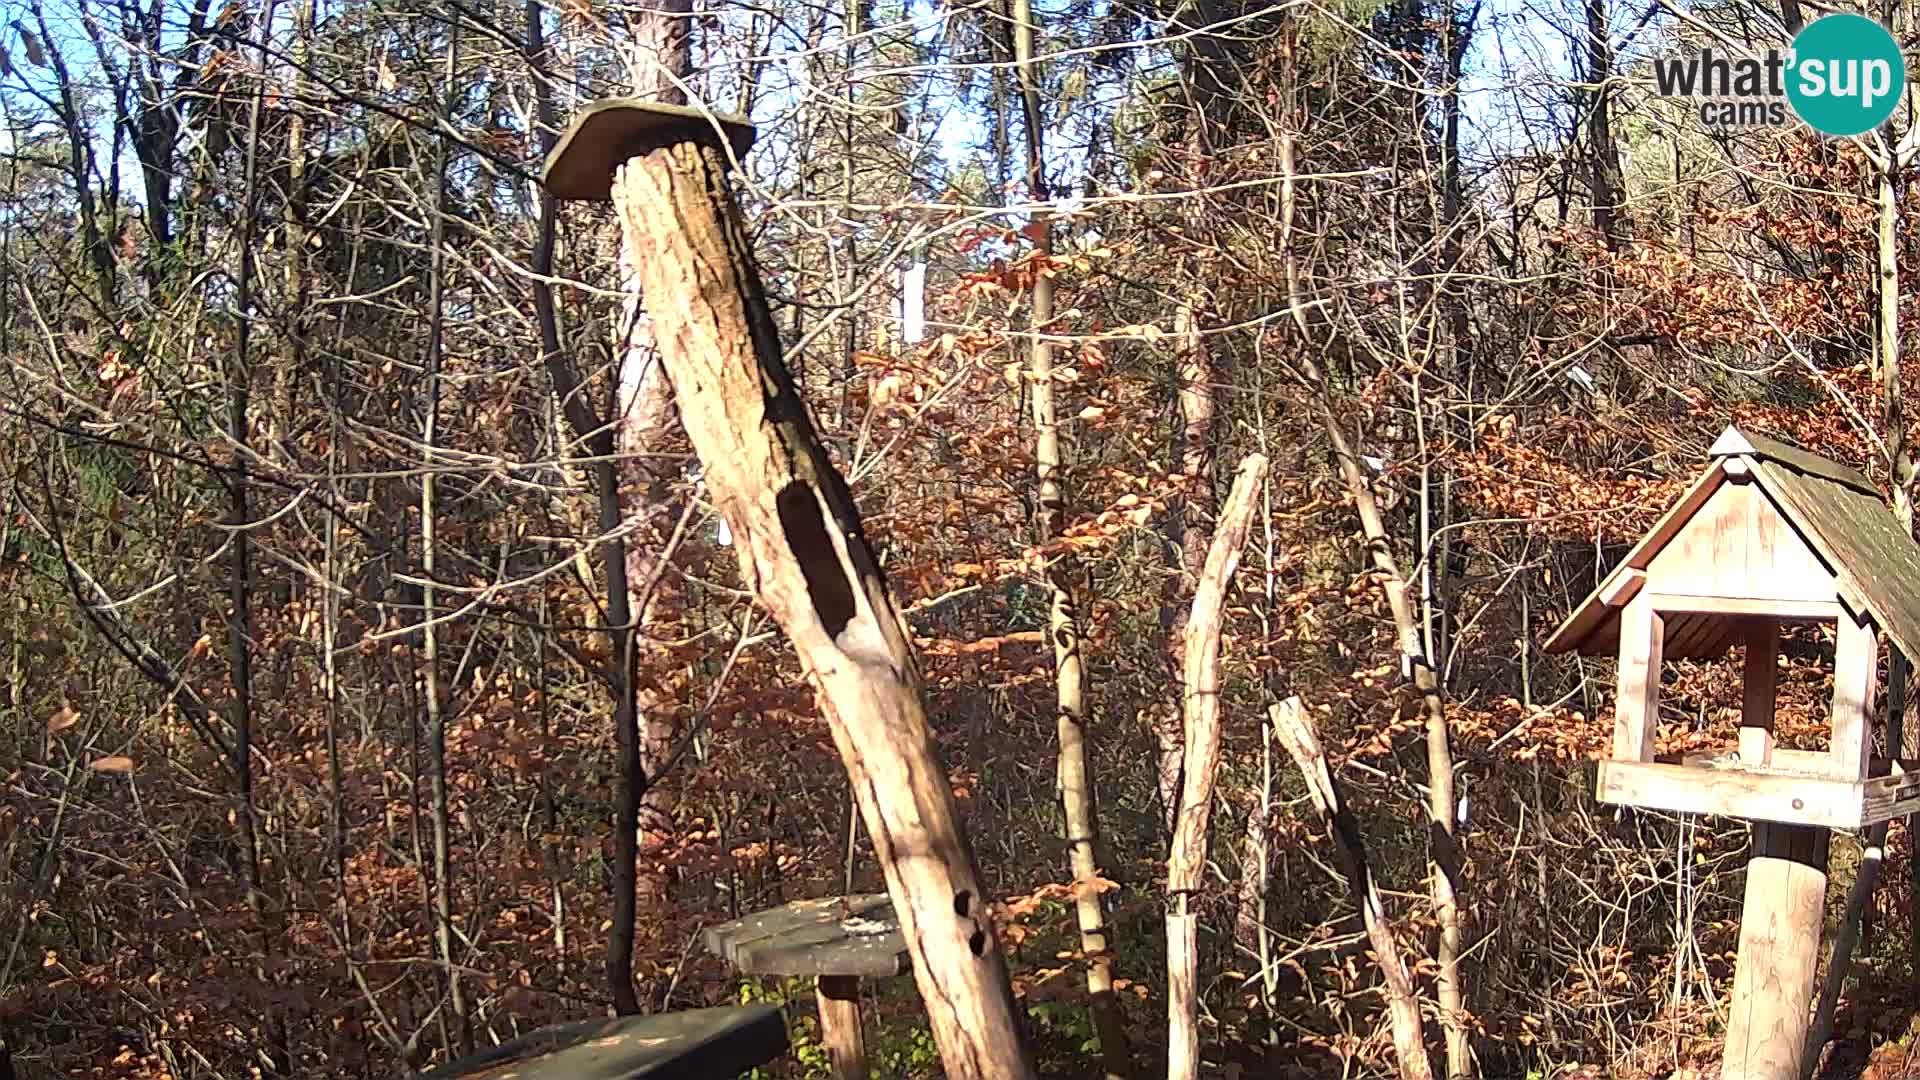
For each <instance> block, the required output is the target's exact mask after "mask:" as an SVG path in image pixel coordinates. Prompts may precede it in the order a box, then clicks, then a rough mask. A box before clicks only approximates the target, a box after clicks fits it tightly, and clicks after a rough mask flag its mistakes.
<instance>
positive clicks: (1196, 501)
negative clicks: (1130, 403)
mask: <svg viewBox="0 0 1920 1080" xmlns="http://www.w3.org/2000/svg"><path fill="white" fill-rule="evenodd" d="M1173 339H1174V347H1175V348H1176V349H1177V350H1178V351H1179V352H1178V359H1177V361H1176V362H1177V365H1178V372H1177V375H1176V379H1177V382H1178V387H1179V389H1178V391H1177V393H1178V396H1179V404H1180V431H1181V433H1180V441H1179V444H1178V445H1179V453H1180V459H1179V461H1178V462H1177V465H1178V467H1179V473H1178V475H1179V479H1180V489H1181V494H1180V496H1179V497H1178V498H1176V499H1174V500H1172V501H1171V502H1170V503H1169V505H1168V507H1167V533H1168V539H1169V541H1170V542H1171V543H1173V544H1174V545H1176V546H1177V547H1178V550H1179V557H1180V573H1179V575H1178V576H1172V575H1170V576H1169V577H1168V580H1167V592H1166V594H1165V596H1164V597H1163V599H1162V601H1161V602H1162V604H1163V605H1164V608H1163V610H1164V611H1165V612H1166V614H1165V616H1164V617H1163V618H1162V620H1161V621H1162V622H1163V623H1164V624H1165V626H1166V635H1167V636H1166V644H1167V670H1168V671H1169V672H1171V673H1172V674H1173V675H1174V677H1175V678H1178V677H1179V674H1180V672H1181V671H1182V670H1183V669H1184V666H1185V665H1184V662H1183V661H1182V659H1181V655H1180V650H1181V648H1182V645H1181V643H1182V641H1183V640H1184V639H1185V635H1186V625H1187V611H1186V608H1185V607H1184V606H1183V605H1182V603H1181V601H1182V600H1183V599H1184V598H1185V597H1187V596H1190V595H1192V593H1193V590H1194V589H1195V588H1196V587H1197V586H1198V583H1199V580H1200V570H1201V566H1202V564H1204V563H1205V562H1206V558H1207V537H1208V528H1207V524H1206V523H1207V522H1208V521H1209V520H1210V519H1212V517H1213V516H1214V510H1215V505H1216V503H1215V500H1214V497H1213V417H1214V392H1213V377H1214V375H1213V353H1212V351H1211V350H1210V349H1208V347H1207V341H1206V338H1204V337H1203V336H1201V333H1200V317H1199V313H1198V312H1197V311H1196V310H1195V309H1194V305H1193V304H1192V303H1191V302H1186V303H1182V304H1181V305H1180V307H1179V309H1178V310H1177V311H1176V312H1175V313H1174V318H1173ZM1181 725H1182V719H1181V715H1180V713H1179V712H1178V711H1177V710H1176V711H1174V712H1172V713H1168V714H1164V719H1163V721H1162V722H1161V723H1160V725H1159V726H1158V728H1157V729H1156V731H1155V735H1156V736H1157V738H1158V739H1159V743H1160V768H1159V784H1160V804H1161V807H1162V811H1163V812H1164V813H1165V814H1166V821H1165V823H1164V824H1165V827H1166V830H1167V832H1168V833H1169V834H1171V833H1172V832H1173V828H1174V815H1175V812H1176V809H1177V807H1178V805H1179V801H1180V767H1181V760H1182V758H1183V756H1184V751H1183V750H1182V748H1181V745H1180V744H1181V739H1182V737H1183V736H1182V734H1181Z"/></svg>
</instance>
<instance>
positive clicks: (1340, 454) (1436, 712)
mask: <svg viewBox="0 0 1920 1080" xmlns="http://www.w3.org/2000/svg"><path fill="white" fill-rule="evenodd" d="M1303 366H1304V368H1305V373H1306V375H1307V379H1308V381H1309V382H1310V383H1311V384H1312V389H1313V391H1314V393H1315V395H1316V397H1317V398H1318V403H1319V409H1320V418H1321V422H1322V424H1323V426H1324V428H1325V430H1326V433H1327V438H1328V439H1329V440H1330V441H1331V442H1332V443H1333V450H1334V457H1335V458H1336V459H1337V460H1338V462H1339V467H1340V475H1341V477H1342V478H1343V479H1344V480H1345V481H1346V486H1347V493H1348V495H1349V496H1350V497H1351V498H1352V499H1353V505H1354V510H1355V512H1356V513H1357V514H1358V515H1359V517H1360V528H1361V532H1362V534H1363V535H1364V536H1365V537H1366V544H1367V550H1368V552H1369V553H1370V554H1371V555H1372V557H1373V564H1374V569H1375V570H1377V571H1378V572H1379V573H1380V576H1381V578H1382V579H1383V580H1382V582H1381V587H1382V588H1383V589H1384V590H1385V592H1386V596H1387V606H1388V608H1389V609H1391V610H1392V612H1393V622H1394V629H1395V631H1396V633H1397V634H1398V636H1399V641H1400V655H1401V658H1402V660H1403V662H1404V663H1405V664H1406V665H1407V668H1408V670H1409V671H1410V673H1411V674H1412V677H1413V685H1414V690H1415V691H1416V692H1417V693H1418V694H1419V695H1420V706H1421V711H1422V712H1423V713H1424V714H1425V717H1426V735H1427V774H1428V775H1427V816H1428V845H1427V846H1428V866H1427V884H1428V893H1429V896H1430V897H1431V899H1432V901H1433V911H1434V920H1435V921H1436V922H1437V923H1439V925H1440V943H1439V949H1438V953H1439V955H1438V956H1437V957H1436V960H1437V961H1438V965H1439V973H1438V978H1437V980H1436V981H1437V983H1438V997H1439V999H1440V1002H1439V1003H1440V1022H1441V1025H1442V1026H1443V1027H1444V1028H1445V1030H1446V1033H1447V1075H1448V1077H1449V1078H1450V1080H1458V1078H1459V1077H1463V1076H1471V1075H1472V1049H1471V1046H1470V1045H1469V1043H1468V1040H1467V1026H1466V1014H1465V1009H1464V1002H1463V996H1462V993H1461V984H1460V903H1459V898H1458V881H1459V879H1460V853H1459V847H1458V845H1457V844H1456V842H1455V839H1454V835H1453V829H1454V820H1453V751H1452V748H1451V747H1450V746H1449V745H1448V729H1447V709H1446V702H1445V700H1444V698H1443V697H1442V696H1441V691H1440V674H1439V672H1438V671H1437V670H1435V668H1434V665H1433V661H1432V659H1431V658H1430V657H1428V656H1427V655H1426V650H1425V647H1424V645H1423V643H1422V640H1421V633H1420V624H1419V621H1418V619H1417V618H1416V617H1415V615H1414V611H1413V604H1412V601H1411V600H1410V599H1409V598H1408V596H1407V580H1406V578H1405V577H1404V576H1402V574H1401V573H1400V566H1399V562H1398V561H1397V560H1396V559H1395V558H1394V557H1393V547H1392V543H1391V542H1390V541H1389V540H1388V538H1387V527H1386V522H1385V521H1384V520H1383V519H1382V518H1381V516H1380V508H1379V506H1378V505H1377V504H1376V503H1375V502H1374V498H1373V489H1372V488H1371V487H1369V486H1368V484H1367V479H1366V476H1365V474H1364V473H1362V472H1361V471H1360V462H1359V459H1358V458H1357V457H1355V455H1354V452H1353V445H1352V443H1351V442H1349V441H1348V439H1347V435H1346V432H1345V431H1344V430H1343V429H1342V428H1341V427H1340V421H1339V418H1338V417H1336V416H1334V413H1333V406H1332V405H1331V404H1330V403H1329V402H1328V400H1327V397H1326V385H1325V382H1324V380H1323V379H1322V376H1321V372H1320V370H1319V368H1318V367H1317V366H1315V365H1314V363H1313V362H1312V360H1311V359H1309V358H1305V357H1303Z"/></svg>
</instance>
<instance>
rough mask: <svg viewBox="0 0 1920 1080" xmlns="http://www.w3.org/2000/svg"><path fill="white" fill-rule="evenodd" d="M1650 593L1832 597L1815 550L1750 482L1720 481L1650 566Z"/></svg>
mask: <svg viewBox="0 0 1920 1080" xmlns="http://www.w3.org/2000/svg"><path fill="white" fill-rule="evenodd" d="M1647 588H1648V590H1649V591H1652V592H1661V593H1687V594H1691V595H1695V596H1730V597H1747V598H1751V599H1756V600H1832V599H1833V598H1834V597H1835V595H1836V594H1837V590H1838V588H1839V586H1838V585H1837V583H1836V582H1835V580H1834V576H1833V574H1832V573H1831V572H1830V571H1828V569H1827V568H1826V566H1825V565H1824V564H1823V563H1822V562H1821V561H1820V557H1819V555H1817V554H1815V552H1814V549H1813V548H1812V547H1811V546H1810V545H1809V544H1808V543H1807V541H1806V540H1804V539H1803V538H1802V537H1801V536H1800V534H1799V533H1798V532H1797V531H1796V530H1795V529H1794V527H1793V526H1792V525H1791V524H1790V523H1788V521H1787V520H1786V518H1785V517H1784V516H1782V515H1781V513H1780V511H1779V509H1778V508H1777V507H1775V506H1774V504H1773V500H1771V499H1770V498H1768V497H1767V495H1766V494H1765V493H1764V492H1762V491H1761V490H1760V489H1759V487H1758V486H1756V485H1754V484H1722V485H1721V486H1720V489H1719V490H1717V491H1715V492H1714V493H1713V496H1712V498H1710V499H1709V500H1708V501H1707V504H1706V505H1705V506H1703V507H1701V508H1700V512H1699V513H1697V514H1695V515H1694V516H1693V519H1692V520H1691V521H1688V522H1687V523H1686V524H1685V525H1683V526H1682V527H1681V529H1680V532H1679V535H1677V536H1675V537H1674V539H1673V542H1672V543H1670V544H1668V545H1667V546H1666V548H1665V549H1663V550H1662V551H1661V552H1660V553H1659V554H1658V555H1655V556H1654V558H1653V562H1652V563H1651V564H1650V565H1649V566H1648V567H1647Z"/></svg>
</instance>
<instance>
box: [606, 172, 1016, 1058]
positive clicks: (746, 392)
mask: <svg viewBox="0 0 1920 1080" xmlns="http://www.w3.org/2000/svg"><path fill="white" fill-rule="evenodd" d="M724 168H725V155H724V153H723V152H722V151H721V149H720V148H719V147H718V146H717V145H715V144H714V142H713V141H712V139H711V137H710V136H709V135H702V136H700V137H699V141H681V142H674V143H671V144H670V145H663V146H656V147H643V148H641V150H640V152H639V153H638V155H637V156H635V157H633V158H631V159H629V160H628V161H627V163H626V164H625V165H624V166H622V167H621V169H620V170H619V172H618V174H617V176H616V177H615V181H614V205H615V207H616V209H617V210H618V212H619V215H620V219H621V223H622V226H623V228H625V229H626V230H627V232H628V234H629V235H631V236H633V237H636V238H637V243H638V244H639V250H640V251H641V252H642V253H643V257H642V258H641V259H640V260H639V267H640V279H641V280H640V282H639V284H640V294H641V297H642V299H643V302H644V303H645V305H646V310H647V313H648V315H649V316H650V317H651V320H652V324H653V331H654V338H655V341H656V343H657V345H658V348H659V355H660V359H661V362H662V363H663V364H664V366H665V368H666V371H667V374H668V376H669V378H670V379H671V380H672V383H673V387H674V391H675V394H676V397H677V399H678V402H679V406H680V416H681V420H682V422H683V424H684V425H685V427H686V430H687V434H688V436H689V438H690V439H691V441H692V443H693V447H694V450H695V452H696V453H697V454H698V456H699V458H700V461H701V464H702V466H703V468H704V470H705V478H706V484H707V490H708V491H709V492H710V493H711V495H712V497H713V501H714V504H715V506H716V507H717V508H718V509H719V511H720V513H721V515H722V517H723V518H724V519H725V520H726V522H727V526H728V528H729V529H730V530H731V532H732V534H733V541H734V549H735V551H736V553H737V554H738V555H739V557H740V564H741V565H740V569H741V576H742V578H743V579H744V580H745V581H746V582H747V583H748V585H749V586H750V587H751V588H752V591H753V593H754V595H755V596H756V597H757V598H758V599H759V600H760V602H761V603H762V604H764V605H765V606H766V607H767V609H768V611H769V612H770V613H771V614H772V615H773V618H774V620H775V621H776V622H778V623H779V624H780V627H781V629H782V630H784V631H785V632H786V635H787V637H788V639H789V640H791V641H792V642H793V644H794V647H795V650H796V651H797V652H798V654H799V657H800V662H801V667H802V669H803V670H804V671H805V672H806V674H807V678H808V680H809V682H811V683H812V684H813V686H814V688H815V690H816V691H817V693H818V696H819V701H820V705H821V709H822V711H823V712H824V713H825V714H826V718H827V721H828V724H829V726H830V727H831V729H832V732H833V737H834V742H835V744H836V746H837V747H838V748H839V751H840V755H841V758H842V759H843V761H844V762H845V764H846V767H847V774H848V777H849V779H850V780H851V781H852V785H853V790H854V794H855V797H856V798H857V800H858V801H859V804H860V811H861V816H862V818H863V820H864V821H865V823H866V827H867V831H868V833H869V834H870V835H871V836H872V837H873V842H874V849H875V855H876V859H877V861H878V863H879V865H880V868H881V871H882V873H883V874H884V876H885V878H886V881H887V889H888V892H889V893H890V894H891V895H892V897H893V902H894V908H895V911H896V912H897V913H898V915H899V917H900V921H901V929H902V931H903V932H904V934H905V937H906V942H907V950H908V954H909V956H910V957H911V958H912V961H913V968H914V976H915V979H916V981H917V982H918V984H919V987H920V992H921V996H922V997H923V998H924V1000H925V1003H926V1007H927V1013H928V1018H929V1020H930V1022H931V1026H932V1029H933V1037H934V1041H935V1043H936V1044H937V1045H938V1047H939V1049H940V1054H941V1058H942V1059H943V1061H944V1063H945V1065H946V1071H947V1075H949V1076H951V1077H955V1078H957V1080H973V1078H981V1080H985V1078H988V1077H995V1078H1000V1077H1011V1078H1016V1080H1017V1078H1022V1077H1031V1076H1032V1075H1033V1064H1032V1062H1031V1060H1030V1059H1029V1057H1028V1054H1027V1050H1026V1046H1025V1044H1024V1042H1023V1039H1022V1033H1021V1030H1020V1025H1019V1021H1018V1019H1017V1015H1016V1011H1015V1006H1014V1001H1013V994H1012V990H1011V987H1010V986H1009V983H1008V979H1007V969H1006V961H1005V956H1004V954H1003V953H1002V951H1001V947H1000V943H999V939H998V935H997V933H996V930H995V927H994V924H993V918H992V914H991V912H990V911H989V910H988V903H989V901H988V898H987V895H986V892H985V888H984V886H983V884H982V882H981V880H980V876H979V873H978V871H977V870H976V869H975V867H974V862H973V853H972V850H971V849H970V847H969V846H968V844H967V841H966V837H965V835H964V833H963V832H962V830H961V828H960V825H959V822H958V819H957V815H956V813H955V809H954V802H953V791H952V788H951V786H950V784H949V781H948V777H947V773H946V770H945V768H944V767H943V766H942V765H941V763H940V760H939V757H938V755H937V753H936V752H935V748H934V743H933V734H932V731H931V729H930V728H929V726H928V724H927V718H926V711H925V705H924V701H923V689H922V685H921V680H920V672H919V668H918V665H917V663H916V661H915V659H914V656H913V652H912V648H911V645H910V639H909V638H908V636H907V631H906V626H905V624H904V622H903V621H902V620H901V617H900V614H899V612H898V611H897V609H896V608H895V607H894V605H893V600H892V598H891V596H890V595H889V593H888V590H887V585H886V581H885V578H884V576H883V575H882V574H881V571H880V567H879V564H878V562H877V560H876V559H875V557H874V554H873V552H872V550H871V548H870V547H869V546H868V543H867V540H866V538H865V535H864V533H863V532H862V528H861V523H860V517H859V512H858V510H857V509H856V508H855V506H854V502H853V497H852V494H851V492H850V491H848V489H847V485H846V481H845V480H844V479H843V478H842V477H841V476H840V474H839V472H838V471H836V470H835V469H834V467H833V464H832V462H831V461H830V459H829V458H828V457H827V454H826V451H825V448H824V447H823V446H822V445H821V443H820V440H819V437H818V436H817V435H816V434H815V431H814V427H813V424H812V421H811V420H810V419H809V417H808V415H807V412H806V409H805V406H804V405H803V404H802V403H801V400H800V397H799V394H798V392H797V390H796V388H795V386H794V384H793V380H792V377H791V375H790V374H789V373H788V371H787V368H786V364H785V361H784V359H783V357H782V353H781V347H780V341H779V337H778V332H777V331H776V329H775V327H774V324H773V320H772V316H771V315H770V314H769V312H768V309H767V302H766V297H765V294H764V292H763V291H762V287H761V284H760V278H759V274H758V271H757V270H756V269H755V267H754V265H753V262H752V257H751V254H750V248H749V246H748V242H747V237H746V231H745V228H744V226H743V224H742V222H741V219H740V211H739V207H738V205H737V204H736V202H735V200H734V197H733V192H732V190H731V189H730V187H729V186H728V184H727V182H726V179H725V172H724Z"/></svg>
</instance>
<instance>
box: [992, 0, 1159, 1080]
mask: <svg viewBox="0 0 1920 1080" xmlns="http://www.w3.org/2000/svg"><path fill="white" fill-rule="evenodd" d="M1033 18H1034V14H1033V5H1032V3H1031V0H1014V2H1013V42H1014V46H1013V49H1014V59H1015V62H1016V63H1017V65H1018V67H1017V69H1016V70H1017V73H1018V75H1019V79H1020V92H1021V101H1022V103H1023V105H1024V112H1025V119H1026V131H1027V190H1028V195H1029V197H1030V198H1031V199H1032V200H1033V201H1034V202H1036V203H1037V202H1044V201H1045V200H1046V199H1048V198H1049V197H1050V195H1049V193H1050V187H1049V185H1048V183H1047V179H1046V172H1045V169H1046V147H1045V143H1044V141H1043V138H1042V132H1043V131H1044V130H1045V120H1044V118H1043V116H1042V114H1041V109H1040V88H1039V76H1038V74H1037V72H1036V71H1035V67H1034V60H1033V35H1034V29H1035V27H1034V23H1033ZM1033 219H1034V220H1033V226H1034V229H1035V233H1036V236H1035V243H1034V249H1035V252H1036V254H1037V255H1038V257H1039V258H1041V259H1047V258H1049V257H1051V256H1052V254H1053V227H1052V223H1051V221H1050V220H1049V217H1048V215H1047V213H1046V212H1045V211H1044V210H1041V211H1036V212H1035V213H1034V215H1033ZM1052 324H1053V279H1052V278H1051V277H1049V276H1047V275H1044V274H1039V275H1035V277H1034V281H1033V318H1032V322H1031V329H1032V331H1033V342H1032V348H1031V350H1030V352H1029V357H1028V373H1029V375H1030V380H1029V381H1030V383H1031V385H1030V386H1029V387H1028V392H1029V393H1030V394H1031V395H1032V401H1033V430H1034V455H1033V456H1034V472H1035V476H1034V479H1035V481H1036V486H1037V487H1038V488H1039V499H1038V502H1039V513H1038V514H1037V515H1036V516H1037V519H1038V520H1037V522H1036V524H1037V525H1038V527H1039V528H1038V531H1039V534H1040V535H1039V539H1040V542H1041V543H1043V544H1044V543H1046V542H1047V541H1048V540H1051V539H1052V538H1053V537H1054V536H1055V535H1057V534H1058V533H1059V531H1060V519H1061V517H1062V515H1063V514H1064V513H1065V510H1066V494H1065V491H1064V487H1063V485H1062V483H1061V475H1060V474H1061V460H1060V425H1059V422H1058V420H1057V418H1056V415H1055V411H1054V394H1053V345H1052V343H1051V342H1049V341H1048V340H1047V337H1046V335H1047V334H1048V333H1049V332H1050V331H1051V329H1052ZM1073 575H1074V564H1073V560H1072V559H1071V558H1069V557H1067V556H1061V557H1059V558H1056V559H1055V560H1054V562H1053V564H1052V565H1051V566H1050V567H1049V568H1048V572H1047V581H1048V584H1049V586H1050V587H1051V590H1052V600H1051V603H1050V605H1049V609H1048V617H1047V634H1048V636H1049V637H1050V638H1051V639H1052V641H1053V665H1054V680H1055V702H1056V717H1055V720H1056V725H1057V727H1058V730H1059V740H1060V745H1059V758H1058V762H1057V765H1056V781H1055V783H1056V787H1057V790H1058V793H1059V796H1060V810H1061V817H1062V821H1063V823H1064V825H1065V828H1066V839H1067V853H1068V863H1069V866H1070V867H1071V868H1072V871H1073V883H1074V912H1075V915H1076V917H1077V918H1078V921H1079V924H1080V951H1081V953H1082V955H1083V956H1084V957H1085V964H1086V973H1087V994H1088V996H1089V998H1090V999H1091V1001H1092V1006H1093V1022H1094V1028H1095V1030H1096V1031H1097V1032H1098V1033H1099V1036H1100V1051H1101V1060H1102V1062H1103V1064H1104V1066H1105V1070H1106V1075H1107V1076H1108V1077H1110V1078H1123V1077H1128V1076H1131V1075H1132V1074H1133V1066H1132V1063H1131V1061H1130V1060H1129V1055H1128V1049H1127V1035H1126V1020H1125V1018H1124V1017H1123V1016H1122V1015H1121V1013H1120V1006H1119V1002H1117V1001H1116V1000H1115V999H1114V996H1113V947H1112V944H1111V943H1110V942H1109V940H1108V937H1107V925H1106V922H1107V920H1106V912H1105V910H1104V904H1103V902H1102V900H1101V894H1100V890H1099V888H1098V887H1097V885H1096V882H1097V880H1098V878H1099V876H1100V867H1099V862H1098V859H1097V857H1096V852H1097V850H1098V846H1099V843H1098V841H1099V820H1098V818H1097V817H1096V815H1095V812H1094V801H1093V781H1092V778H1091V776H1090V775H1089V770H1088V767H1087V720H1088V715H1087V695H1086V665H1085V658H1084V657H1083V656H1082V655H1081V652H1080V650H1081V638H1080V630H1079V625H1078V619H1077V615H1078V610H1079V609H1078V605H1077V604H1076V603H1075V600H1074V595H1073Z"/></svg>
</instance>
